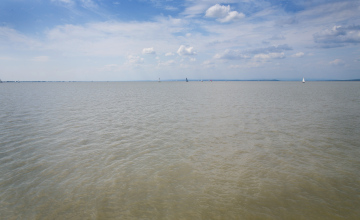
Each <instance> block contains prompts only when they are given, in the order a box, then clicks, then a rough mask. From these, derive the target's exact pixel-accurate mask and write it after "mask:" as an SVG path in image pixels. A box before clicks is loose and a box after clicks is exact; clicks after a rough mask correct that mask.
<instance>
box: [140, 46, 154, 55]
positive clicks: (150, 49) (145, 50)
mask: <svg viewBox="0 0 360 220" xmlns="http://www.w3.org/2000/svg"><path fill="white" fill-rule="evenodd" d="M142 53H143V54H156V52H155V50H154V48H153V47H150V48H144V49H143V50H142Z"/></svg>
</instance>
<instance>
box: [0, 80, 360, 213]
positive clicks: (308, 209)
mask: <svg viewBox="0 0 360 220" xmlns="http://www.w3.org/2000/svg"><path fill="white" fill-rule="evenodd" d="M0 103H1V105H0V213H1V219H358V218H359V216H360V209H359V207H360V159H359V158H360V136H359V134H360V83H357V82H307V83H305V84H302V83H300V82H212V83H210V82H203V83H201V82H189V83H185V82H161V83H158V82H123V83H3V84H0Z"/></svg>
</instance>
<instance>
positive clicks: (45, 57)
mask: <svg viewBox="0 0 360 220" xmlns="http://www.w3.org/2000/svg"><path fill="white" fill-rule="evenodd" d="M31 60H32V61H35V62H46V61H48V60H49V57H48V56H37V57H34V58H32V59H31Z"/></svg>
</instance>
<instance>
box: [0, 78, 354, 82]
mask: <svg viewBox="0 0 360 220" xmlns="http://www.w3.org/2000/svg"><path fill="white" fill-rule="evenodd" d="M182 81H184V82H185V80H180V79H177V80H176V79H174V80H161V82H182ZM200 81H203V82H298V81H299V82H300V81H301V80H279V79H247V80H243V79H206V80H199V79H194V80H191V79H189V82H200ZM306 81H307V82H360V79H343V80H341V79H313V80H312V79H308V80H306ZM46 82H47V83H49V82H52V83H54V82H56V83H59V82H64V83H69V82H158V81H156V80H131V81H2V82H1V83H46Z"/></svg>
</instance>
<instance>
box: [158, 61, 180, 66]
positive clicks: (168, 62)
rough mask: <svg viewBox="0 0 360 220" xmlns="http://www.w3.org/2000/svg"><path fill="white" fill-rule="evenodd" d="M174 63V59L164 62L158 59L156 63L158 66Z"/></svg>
mask: <svg viewBox="0 0 360 220" xmlns="http://www.w3.org/2000/svg"><path fill="white" fill-rule="evenodd" d="M175 64H176V62H175V60H168V61H166V62H160V61H159V63H158V65H159V66H173V65H175Z"/></svg>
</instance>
